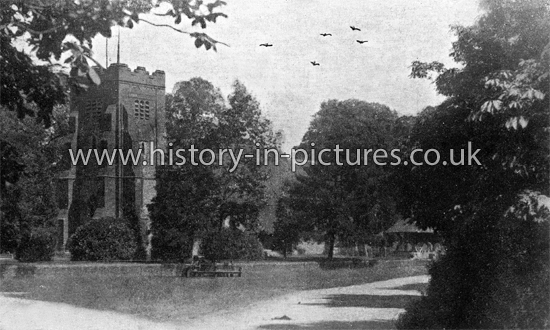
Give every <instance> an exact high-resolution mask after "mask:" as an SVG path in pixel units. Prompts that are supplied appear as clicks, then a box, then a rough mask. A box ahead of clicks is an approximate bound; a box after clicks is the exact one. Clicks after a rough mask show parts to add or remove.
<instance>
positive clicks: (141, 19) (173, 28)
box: [139, 18, 190, 34]
mask: <svg viewBox="0 0 550 330" xmlns="http://www.w3.org/2000/svg"><path fill="white" fill-rule="evenodd" d="M139 20H140V21H141V22H145V23H147V24H150V25H152V26H159V27H168V28H171V29H172V30H174V31H177V32H179V33H183V34H190V33H189V32H187V31H183V30H180V29H176V28H175V27H173V26H171V25H168V24H156V23H153V22H150V21H148V20H146V19H143V18H140V19H139Z"/></svg>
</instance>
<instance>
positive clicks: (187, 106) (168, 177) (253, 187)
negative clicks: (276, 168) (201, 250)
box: [150, 78, 276, 259]
mask: <svg viewBox="0 0 550 330" xmlns="http://www.w3.org/2000/svg"><path fill="white" fill-rule="evenodd" d="M166 114H167V140H168V143H169V146H170V148H173V149H174V150H176V149H185V150H186V151H187V152H186V153H185V158H186V163H185V164H183V165H174V166H163V167H162V168H160V169H159V170H158V175H157V179H158V181H157V182H158V183H157V196H156V197H155V199H154V200H153V203H152V204H151V206H150V210H151V217H152V221H153V254H154V256H153V257H157V258H165V259H169V258H172V259H177V258H180V257H181V256H182V255H183V256H185V255H186V254H188V253H190V244H191V242H192V241H193V240H194V239H195V238H200V237H201V236H204V235H207V234H208V233H212V232H217V231H219V230H221V229H222V227H223V225H224V223H226V222H227V221H228V222H229V225H230V226H231V227H232V228H237V227H241V228H242V227H244V228H246V229H248V230H252V231H255V230H257V229H258V213H259V211H260V208H261V206H262V205H263V199H264V194H263V188H264V182H265V180H266V172H265V168H264V167H263V166H258V165H256V161H255V159H245V158H244V157H242V158H241V160H240V162H239V165H238V166H235V164H233V162H232V161H231V158H230V156H229V155H228V154H227V153H226V154H225V156H226V157H223V158H222V159H219V158H216V159H215V161H214V163H213V164H212V165H204V164H200V163H198V160H197V159H198V154H199V152H198V151H197V152H195V161H196V162H197V164H195V165H193V164H191V163H190V159H191V154H190V151H189V148H190V147H191V146H192V145H193V146H194V147H195V148H196V149H198V150H205V149H211V150H213V151H214V152H215V153H216V157H217V155H218V150H219V149H232V151H233V152H234V153H235V155H236V154H237V153H238V152H239V149H242V150H243V155H244V154H253V155H254V154H255V151H256V149H257V148H259V147H257V145H256V143H257V144H258V145H260V146H261V147H266V148H269V147H275V145H276V138H275V135H274V134H273V132H272V130H271V123H270V122H269V121H268V120H266V119H265V118H263V116H262V114H261V111H260V107H259V103H258V102H257V101H256V100H255V99H254V97H253V96H252V95H250V93H249V92H248V91H247V90H246V88H245V87H244V85H242V84H241V83H240V82H238V81H237V82H235V84H234V92H233V93H232V94H231V95H229V97H228V100H227V101H226V100H225V99H224V98H223V96H222V95H221V93H220V91H219V90H218V89H217V88H215V87H214V86H213V85H212V84H211V83H209V82H208V81H205V80H204V79H201V78H193V79H191V80H190V81H186V82H180V83H178V84H177V85H176V88H175V91H174V94H173V95H169V96H168V98H167V107H166ZM208 158H209V157H208ZM220 163H221V165H220ZM155 250H156V251H155ZM170 250H175V251H176V254H177V255H172V254H171V252H170Z"/></svg>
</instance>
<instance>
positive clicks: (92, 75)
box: [88, 68, 101, 85]
mask: <svg viewBox="0 0 550 330" xmlns="http://www.w3.org/2000/svg"><path fill="white" fill-rule="evenodd" d="M88 78H90V80H91V81H92V82H93V83H94V84H96V85H99V84H101V79H100V78H99V75H98V74H97V72H95V69H94V68H90V70H88Z"/></svg>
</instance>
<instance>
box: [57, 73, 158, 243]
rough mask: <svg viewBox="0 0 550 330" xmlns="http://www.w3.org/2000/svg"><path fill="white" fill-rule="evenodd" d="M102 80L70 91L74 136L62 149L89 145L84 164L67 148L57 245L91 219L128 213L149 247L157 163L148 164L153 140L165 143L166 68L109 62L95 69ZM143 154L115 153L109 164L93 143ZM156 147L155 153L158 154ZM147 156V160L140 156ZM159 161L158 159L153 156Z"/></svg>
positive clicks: (59, 185)
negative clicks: (134, 158) (124, 158)
mask: <svg viewBox="0 0 550 330" xmlns="http://www.w3.org/2000/svg"><path fill="white" fill-rule="evenodd" d="M96 72H97V73H98V75H99V76H100V78H101V84H100V85H98V86H92V87H90V88H89V89H88V90H87V91H85V92H81V93H79V94H77V93H74V92H71V103H70V110H71V113H70V118H69V119H70V120H69V125H70V128H71V132H72V133H73V136H72V141H71V142H70V143H67V144H66V147H67V148H66V149H72V152H73V155H76V154H77V150H79V149H80V150H82V151H83V152H84V153H85V154H86V153H87V151H88V150H89V149H91V150H92V152H91V155H90V159H89V162H88V164H87V165H84V164H81V163H82V162H79V164H77V165H76V166H75V165H73V164H71V158H70V157H69V154H68V153H67V158H66V159H65V161H64V164H65V171H63V172H62V173H61V175H60V177H59V180H58V181H57V197H58V206H59V209H60V212H59V215H58V217H57V221H58V222H57V223H58V242H59V243H58V249H60V250H62V249H63V248H64V247H65V244H66V243H67V239H68V238H69V237H70V235H72V234H73V233H74V232H75V230H76V229H77V228H78V227H79V226H81V225H82V224H84V223H85V222H86V221H87V220H89V219H97V218H103V217H113V218H126V219H128V220H129V221H130V222H131V226H134V229H135V230H136V233H137V232H138V231H139V232H140V233H141V235H139V236H141V237H140V238H141V241H142V242H143V245H144V246H143V247H144V248H147V244H148V239H147V236H148V230H149V228H150V219H149V216H148V212H147V204H149V203H150V202H151V199H152V198H153V197H154V196H155V193H156V192H155V166H154V164H149V153H150V151H151V150H149V149H150V145H151V142H153V143H154V146H155V147H156V148H157V149H162V150H164V148H165V140H164V139H165V116H164V96H165V74H164V72H163V71H160V70H157V71H155V72H153V73H152V74H149V72H147V71H146V70H145V68H144V67H137V68H136V69H135V70H133V71H132V70H130V69H129V68H128V66H127V65H126V64H111V65H110V66H109V67H108V68H107V69H106V70H103V69H100V70H98V69H96ZM140 148H141V149H142V153H141V158H140V159H139V160H138V161H137V164H134V163H133V162H132V158H131V157H130V158H129V162H128V163H127V164H124V162H123V161H122V159H121V157H119V155H117V157H115V158H114V162H113V163H112V165H109V164H107V163H106V161H105V159H104V162H103V163H102V164H98V162H97V161H96V157H95V154H94V151H93V150H94V149H96V150H97V152H98V154H99V155H101V153H102V151H103V150H107V151H108V153H109V155H111V154H112V152H113V150H114V149H120V151H117V153H120V152H122V154H123V155H124V156H126V155H127V153H128V151H129V150H130V149H131V150H133V152H134V154H135V155H136V156H137V155H138V149H140ZM159 154H160V153H156V155H155V156H157V157H160V155H159ZM145 161H147V165H145V164H144V162H145ZM157 164H158V162H157Z"/></svg>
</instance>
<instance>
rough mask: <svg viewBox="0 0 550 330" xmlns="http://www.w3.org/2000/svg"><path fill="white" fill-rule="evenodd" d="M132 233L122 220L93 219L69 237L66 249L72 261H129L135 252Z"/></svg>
mask: <svg viewBox="0 0 550 330" xmlns="http://www.w3.org/2000/svg"><path fill="white" fill-rule="evenodd" d="M136 248H137V246H136V242H135V235H134V232H133V231H132V230H131V229H130V227H129V226H128V224H127V223H126V221H125V220H123V219H113V218H102V219H94V220H91V221H89V222H88V223H86V224H84V225H83V226H81V227H79V228H78V229H77V230H76V232H75V233H74V234H73V235H72V236H71V238H70V240H69V243H68V249H69V251H70V252H71V260H73V261H83V260H86V261H100V260H101V261H112V260H129V259H131V258H132V257H133V255H134V253H135V251H136Z"/></svg>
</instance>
